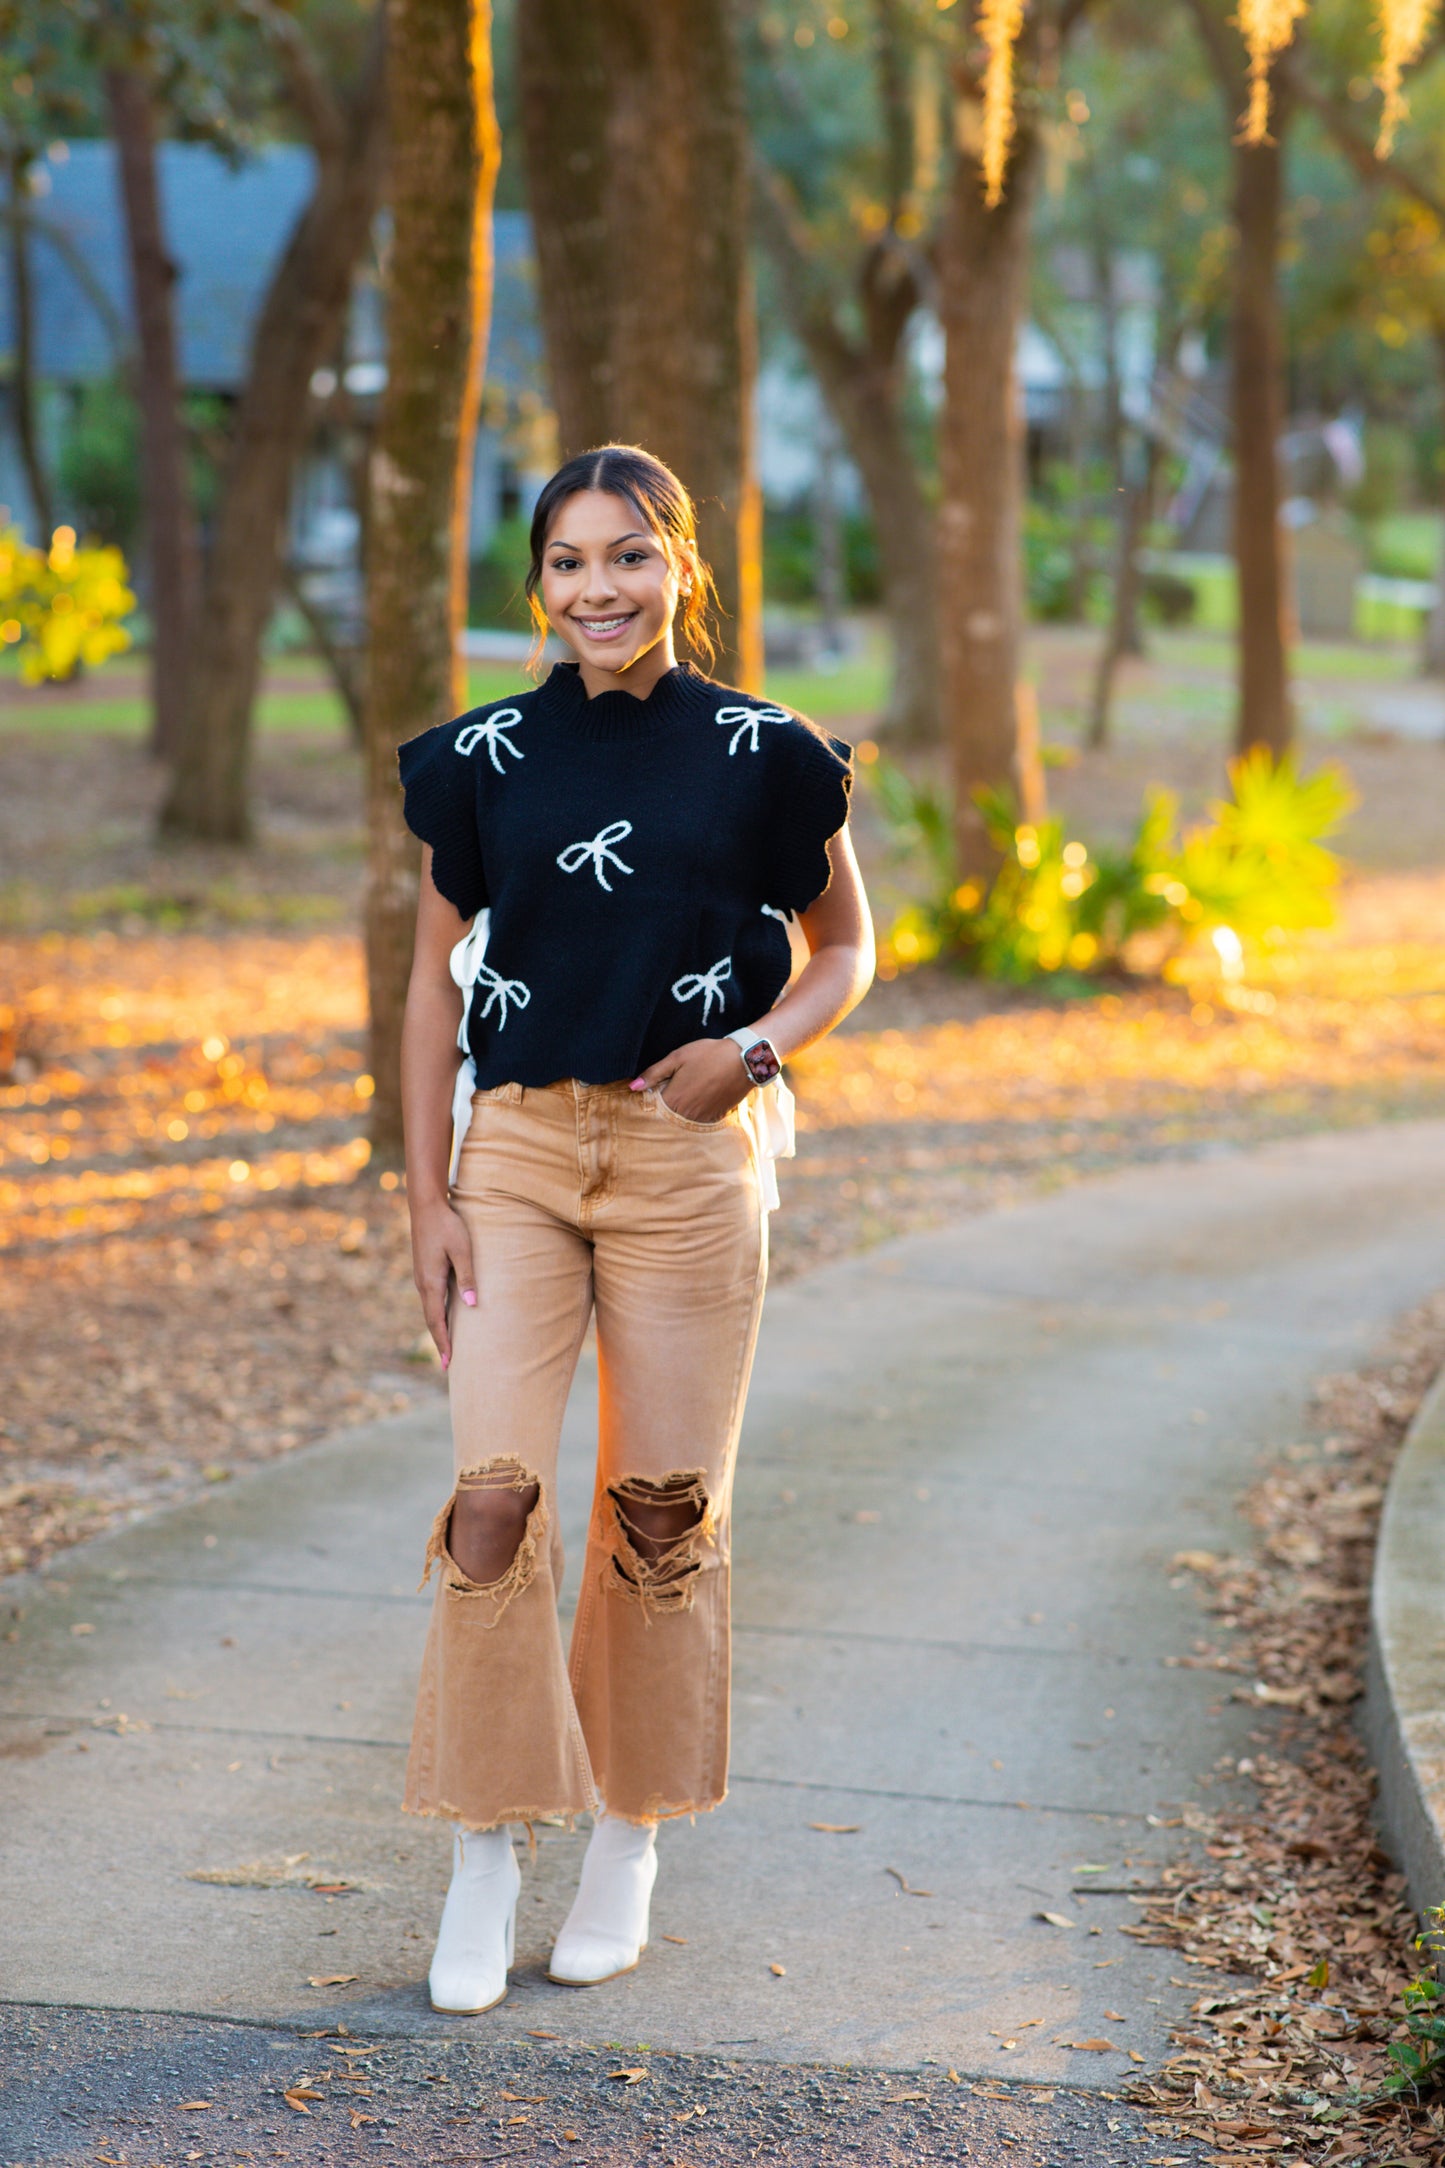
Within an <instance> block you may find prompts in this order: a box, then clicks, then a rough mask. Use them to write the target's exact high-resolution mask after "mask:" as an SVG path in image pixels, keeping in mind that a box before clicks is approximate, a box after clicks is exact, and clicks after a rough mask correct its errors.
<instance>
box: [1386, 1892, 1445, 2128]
mask: <svg viewBox="0 0 1445 2168" xmlns="http://www.w3.org/2000/svg"><path fill="white" fill-rule="evenodd" d="M1415 1947H1416V1949H1417V1950H1419V1951H1420V1952H1421V1953H1422V1955H1423V1956H1424V1957H1425V1959H1426V1961H1427V1965H1428V1967H1429V1968H1430V1969H1428V1970H1424V1971H1422V1972H1421V1973H1420V1975H1419V1977H1418V1978H1417V1979H1414V1980H1412V1981H1411V1982H1410V1985H1409V1986H1408V1987H1407V1988H1406V1989H1405V1991H1404V2004H1405V2012H1404V2034H1403V2037H1402V2038H1399V2039H1396V2040H1392V2041H1391V2042H1390V2045H1389V2047H1388V2049H1387V2050H1386V2053H1387V2054H1388V2055H1389V2058H1390V2062H1391V2065H1392V2068H1391V2070H1390V2073H1389V2076H1388V2077H1387V2078H1386V2079H1385V2082H1384V2084H1383V2086H1382V2087H1381V2091H1382V2092H1383V2093H1384V2094H1386V2095H1387V2096H1388V2095H1392V2094H1393V2095H1394V2096H1396V2097H1397V2098H1398V2097H1400V2096H1401V2095H1403V2094H1405V2093H1408V2094H1409V2095H1410V2096H1411V2098H1412V2099H1414V2100H1420V2099H1422V2098H1423V2097H1424V2095H1425V2094H1426V2093H1434V2092H1438V2091H1439V2090H1440V2088H1441V2086H1442V2085H1445V1988H1442V1987H1441V1985H1440V1981H1439V1978H1438V1977H1437V1970H1438V1967H1439V1965H1440V1962H1441V1959H1442V1958H1445V1906H1442V1905H1432V1906H1431V1907H1430V1909H1429V1911H1428V1912H1427V1913H1426V1915H1425V1931H1424V1933H1423V1934H1421V1935H1417V1936H1416V1938H1415Z"/></svg>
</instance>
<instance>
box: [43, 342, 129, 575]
mask: <svg viewBox="0 0 1445 2168" xmlns="http://www.w3.org/2000/svg"><path fill="white" fill-rule="evenodd" d="M57 473H58V477H59V481H60V486H61V489H62V491H63V492H64V495H65V499H66V501H67V503H69V504H73V505H74V507H75V519H76V525H77V526H78V527H79V529H80V532H81V534H82V535H84V536H85V537H86V539H87V540H92V539H93V540H95V541H97V542H108V543H111V544H112V545H113V546H114V547H115V548H117V549H123V550H129V549H133V548H134V546H135V539H136V535H137V532H138V531H139V528H140V510H141V507H140V417H139V415H138V414H137V412H136V404H135V401H134V399H133V398H132V397H131V396H130V393H129V392H128V391H127V390H126V389H125V388H124V386H123V385H120V384H115V383H97V384H87V385H86V386H85V388H84V389H83V391H82V392H81V394H80V397H79V399H78V401H77V403H76V405H75V407H74V409H73V411H72V413H71V416H70V420H69V424H68V426H67V428H66V431H65V435H64V437H63V439H62V441H61V446H60V459H59V463H58V467H57Z"/></svg>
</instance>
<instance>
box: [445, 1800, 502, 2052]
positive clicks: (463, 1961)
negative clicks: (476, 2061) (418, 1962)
mask: <svg viewBox="0 0 1445 2168" xmlns="http://www.w3.org/2000/svg"><path fill="white" fill-rule="evenodd" d="M452 1831H453V1835H452V1880H451V1887H450V1889H449V1890H448V1891H447V1901H446V1903H445V1905H444V1906H443V1907H442V1924H441V1929H440V1932H439V1933H438V1935H437V1946H436V1953H435V1955H434V1956H433V1958H432V1961H431V1973H430V1975H429V1977H428V1981H427V1985H428V1987H429V1989H430V1991H431V2004H432V2008H433V2009H434V2010H447V2011H450V2012H452V2013H454V2014H456V2015H458V2016H469V2017H470V2016H475V2015H476V2013H477V2012H478V2011H481V2010H490V2009H491V2008H492V2006H493V2004H494V2003H499V2002H500V2001H501V1999H502V1997H503V1996H504V1995H505V1994H506V1992H507V1967H508V1966H509V1965H510V1964H511V1962H512V1957H513V1953H514V1950H515V1947H516V1929H517V1891H518V1890H519V1889H520V1887H521V1884H522V1874H521V1869H520V1868H519V1867H518V1865H517V1855H516V1853H515V1852H514V1851H513V1850H512V1835H511V1831H510V1830H508V1829H463V1828H462V1826H461V1824H460V1823H458V1822H454V1823H453V1824H452Z"/></svg>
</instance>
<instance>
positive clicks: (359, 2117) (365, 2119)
mask: <svg viewBox="0 0 1445 2168" xmlns="http://www.w3.org/2000/svg"><path fill="white" fill-rule="evenodd" d="M375 2121H376V2117H375V2116H374V2115H363V2114H362V2112H361V2110H360V2108H353V2109H352V2111H351V2127H352V2129H353V2130H360V2128H361V2126H362V2124H363V2123H374V2122H375Z"/></svg>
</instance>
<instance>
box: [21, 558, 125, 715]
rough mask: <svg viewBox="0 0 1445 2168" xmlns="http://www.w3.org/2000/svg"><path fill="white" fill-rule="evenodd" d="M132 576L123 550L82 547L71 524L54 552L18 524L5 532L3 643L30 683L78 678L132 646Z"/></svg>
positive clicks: (27, 682) (36, 683)
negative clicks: (38, 545)
mask: <svg viewBox="0 0 1445 2168" xmlns="http://www.w3.org/2000/svg"><path fill="white" fill-rule="evenodd" d="M127 577H128V575H127V572H126V563H125V559H124V557H123V556H122V555H121V553H120V551H119V550H118V549H110V548H97V547H90V546H87V545H82V544H78V543H77V541H76V539H75V529H74V528H73V527H57V528H56V530H55V533H54V534H53V535H52V536H51V539H50V547H49V549H48V550H43V549H36V548H34V547H33V546H32V545H31V544H30V543H28V542H26V541H25V539H24V537H23V536H22V535H21V534H20V532H19V530H18V528H14V527H11V528H7V529H5V530H4V531H3V532H0V646H3V647H4V648H9V649H13V650H14V651H15V652H16V653H17V654H18V656H19V661H20V675H21V676H22V678H24V680H25V682H26V684H27V685H38V684H39V683H40V682H41V681H42V679H45V678H53V679H65V678H72V677H74V676H75V674H76V672H77V671H78V670H80V669H82V668H86V669H95V668H96V667H97V666H98V665H99V664H101V663H103V662H105V661H106V660H107V659H108V657H110V656H111V655H119V654H121V653H122V652H123V651H124V650H125V649H126V648H128V647H129V646H130V634H129V633H128V632H127V630H126V628H125V625H124V623H123V622H122V620H123V619H124V618H126V617H128V616H129V615H130V613H131V611H132V610H133V609H134V608H135V596H134V595H133V594H132V593H131V591H130V588H129V587H128V586H127V584H126V582H127Z"/></svg>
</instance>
